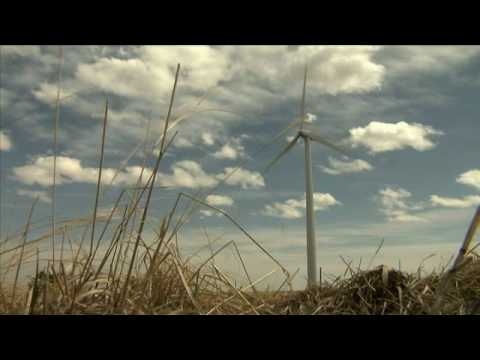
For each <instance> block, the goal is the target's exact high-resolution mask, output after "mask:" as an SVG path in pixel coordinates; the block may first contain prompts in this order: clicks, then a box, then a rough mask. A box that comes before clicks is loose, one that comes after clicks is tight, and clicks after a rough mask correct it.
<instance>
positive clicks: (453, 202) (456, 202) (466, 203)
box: [430, 195, 480, 209]
mask: <svg viewBox="0 0 480 360" xmlns="http://www.w3.org/2000/svg"><path fill="white" fill-rule="evenodd" d="M430 201H431V203H432V205H434V206H442V207H449V208H461V209H463V208H468V207H472V206H476V205H480V196H478V195H470V196H464V197H463V198H451V197H443V196H438V195H432V196H430Z"/></svg>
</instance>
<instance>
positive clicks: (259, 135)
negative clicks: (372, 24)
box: [0, 46, 480, 284]
mask: <svg viewBox="0 0 480 360" xmlns="http://www.w3.org/2000/svg"><path fill="white" fill-rule="evenodd" d="M58 52H59V49H58V46H2V47H1V84H0V87H1V110H2V112H1V122H2V123H1V133H0V134H1V135H0V136H1V137H0V154H1V156H2V169H1V177H2V181H3V182H2V204H1V205H2V212H1V217H2V218H1V230H2V231H1V237H2V238H4V237H5V236H6V234H7V233H9V232H12V231H14V230H18V229H20V228H21V226H22V225H23V224H24V222H25V218H26V215H27V212H28V209H29V207H30V206H31V203H32V201H33V198H35V197H36V196H39V198H40V201H39V204H38V207H37V209H36V213H35V216H34V218H35V219H36V220H37V221H38V222H39V223H41V222H42V221H43V222H44V223H45V224H48V217H49V216H50V207H51V203H50V202H51V190H50V184H51V175H49V174H50V173H51V154H52V150H53V130H52V129H53V124H54V116H55V107H54V104H55V97H56V91H57V81H56V79H57V72H58V62H59V57H58ZM63 54H64V56H63V66H62V70H61V97H62V98H65V99H64V100H62V103H61V108H60V109H61V111H60V128H59V155H60V156H61V157H60V158H59V159H58V169H59V170H58V178H57V183H58V184H59V186H58V188H57V195H56V198H57V202H58V204H57V214H58V215H57V216H59V217H61V218H68V217H76V216H82V215H84V216H85V215H87V214H88V213H89V212H90V210H91V208H92V206H93V200H94V195H95V182H96V170H95V169H96V167H97V165H98V155H97V154H98V149H99V144H100V136H101V122H102V116H103V112H104V106H105V98H106V97H107V96H108V98H109V102H110V109H109V114H110V116H109V125H108V130H107V143H106V158H105V163H104V168H105V169H107V170H106V172H105V177H106V178H108V177H109V176H110V178H111V175H112V174H113V171H114V169H116V168H117V167H118V166H119V164H120V163H121V162H122V160H124V159H125V158H126V157H127V156H128V155H129V154H130V153H131V152H132V150H133V149H134V148H135V147H136V146H137V145H138V144H140V143H141V142H142V141H143V138H144V136H145V128H146V124H147V123H148V122H149V121H150V124H151V132H150V143H153V142H155V141H156V140H158V138H159V136H160V132H161V129H162V117H163V116H165V114H166V111H167V103H168V100H169V94H170V91H171V88H172V85H173V78H174V72H175V67H176V64H177V63H181V65H182V72H181V74H180V79H179V84H178V93H177V98H176V101H175V107H174V115H181V114H184V113H189V111H190V112H191V111H192V110H193V111H194V113H193V115H191V116H190V117H188V118H187V119H185V120H183V121H182V122H180V123H179V125H178V127H177V130H178V136H177V138H176V140H175V143H174V145H173V147H172V148H171V150H170V151H169V153H168V156H167V158H166V159H165V161H164V162H162V166H161V169H160V173H161V174H160V177H159V180H158V183H159V184H160V185H164V186H168V187H169V188H168V189H161V188H158V189H156V192H155V194H154V202H153V205H154V207H153V208H154V211H153V212H152V213H151V215H152V221H155V220H158V218H159V216H161V215H162V214H165V212H166V211H167V210H168V209H169V208H170V206H171V205H172V204H173V202H174V200H175V197H176V195H177V193H178V192H179V191H186V192H189V193H195V192H196V191H199V190H202V191H205V192H207V191H208V192H212V195H213V196H211V197H210V198H207V200H208V201H210V202H211V203H212V204H215V205H218V206H219V207H221V208H223V209H225V210H226V211H228V212H229V213H231V214H232V215H233V216H234V218H235V219H236V220H238V221H239V222H240V223H241V224H243V225H244V226H245V227H246V228H247V229H248V230H249V231H250V232H251V233H252V235H254V236H255V238H256V239H257V240H258V241H259V242H260V243H262V245H264V246H265V247H266V248H267V249H268V250H269V251H271V253H272V254H273V255H274V256H275V257H277V258H278V259H279V260H280V262H282V263H283V264H284V265H285V266H286V267H287V268H288V269H289V270H291V271H292V272H293V271H295V269H297V268H300V274H299V277H298V284H302V282H303V281H304V277H305V268H306V266H305V265H306V264H305V260H306V259H305V219H304V212H305V211H304V200H303V196H304V195H303V193H304V166H303V146H302V143H301V142H299V143H298V144H297V146H296V147H295V148H294V149H293V150H292V151H291V152H290V153H289V154H288V155H286V156H285V157H284V158H282V160H281V161H280V162H279V163H278V164H276V166H275V167H273V168H272V169H271V170H270V171H269V172H267V173H264V172H263V170H264V168H265V166H266V165H267V164H268V162H269V161H270V160H271V159H272V158H273V157H274V156H275V155H276V154H277V153H278V152H279V151H280V150H281V149H282V148H283V147H284V146H285V145H286V144H287V137H288V136H292V135H294V134H295V132H294V130H291V131H290V132H288V133H286V134H285V135H284V136H282V137H280V138H279V140H278V141H277V142H275V143H274V144H272V145H271V146H270V147H268V149H267V150H266V151H264V152H262V153H260V154H258V155H257V154H256V153H257V152H258V150H259V149H260V148H261V147H262V146H264V145H265V144H268V143H269V142H271V140H272V138H273V137H274V136H275V134H277V133H278V132H279V131H281V130H282V129H284V128H285V127H286V126H287V125H288V124H289V123H290V122H291V121H292V120H293V119H294V118H295V117H296V116H298V112H299V102H300V95H301V87H302V72H303V68H304V65H305V63H308V65H309V77H308V84H307V99H306V109H307V112H308V113H309V114H310V115H309V117H310V119H312V123H311V125H310V126H311V127H313V128H315V129H316V131H318V132H320V133H322V134H325V136H329V137H330V138H331V139H336V140H335V141H337V142H341V145H342V146H343V147H344V148H346V149H349V151H351V152H352V154H353V156H352V157H351V158H343V157H342V156H341V155H339V154H338V153H335V152H333V151H331V150H330V149H328V148H325V147H323V146H322V145H320V144H312V158H313V164H314V191H315V192H316V193H317V194H316V208H317V211H316V212H315V215H316V227H317V228H316V231H317V241H318V256H319V265H321V266H322V268H323V269H324V270H323V271H324V273H327V274H339V273H342V272H343V270H344V268H345V266H344V264H343V262H342V260H341V259H340V258H339V255H342V256H343V257H344V258H346V259H349V260H352V261H353V263H354V264H358V263H359V262H360V261H362V262H363V263H368V259H369V258H370V257H371V256H372V255H373V253H374V252H375V249H376V247H377V246H378V244H379V242H380V241H381V239H382V238H384V239H385V242H384V246H383V248H382V251H381V252H380V254H379V256H378V257H377V258H376V260H375V263H386V264H389V265H391V266H395V267H396V266H402V267H404V268H407V269H410V270H411V269H416V268H417V266H418V265H419V264H420V262H421V261H422V259H423V258H425V257H427V256H428V255H430V254H435V256H434V257H432V258H431V259H429V260H428V266H431V267H433V266H438V265H439V264H441V263H443V262H445V261H446V260H448V257H449V256H450V255H452V254H453V253H454V252H455V251H456V249H457V248H458V246H459V244H460V242H461V240H462V239H463V236H464V234H465V232H466V230H467V227H468V224H469V221H470V219H471V217H472V216H473V213H474V210H475V207H476V206H477V205H479V204H480V163H479V160H478V153H477V151H478V140H477V138H478V136H479V135H478V134H479V133H480V132H479V130H480V124H479V121H478V119H477V118H478V115H479V114H480V103H479V102H478V92H479V90H480V47H478V46H224V47H213V46H174V47H171V46H146V47H143V46H122V47H119V46H115V47H103V46H64V47H63ZM71 94H74V96H70V97H69V95H71ZM199 102H200V104H199ZM340 135H341V137H339V136H340ZM142 161H143V160H142V157H141V156H140V155H137V156H135V157H133V158H132V159H131V160H130V161H129V163H128V167H127V168H126V169H125V170H124V171H122V172H121V174H120V176H119V177H118V178H117V180H116V182H115V183H114V185H113V187H112V188H111V191H110V192H109V193H108V194H107V196H106V197H105V198H104V199H103V200H102V204H101V205H102V206H105V207H107V206H108V205H110V204H111V203H112V201H113V199H114V198H115V194H118V193H119V191H120V190H121V189H122V188H123V187H125V186H133V184H134V183H135V182H136V179H137V175H138V166H141V164H142ZM152 166H153V160H152V159H150V162H149V167H150V168H151V167H152ZM237 166H240V170H239V171H238V172H237V173H236V174H235V175H234V176H232V177H231V178H230V179H229V180H228V181H227V182H226V183H225V184H220V185H219V183H220V182H221V181H222V179H223V177H224V176H225V174H227V173H228V172H229V171H230V170H231V169H232V168H236V167H237ZM217 185H218V188H217ZM205 210H207V209H202V211H198V212H197V213H196V214H195V216H194V217H193V218H192V221H191V222H190V223H189V224H188V225H187V226H186V227H185V229H184V231H183V232H182V236H181V239H180V243H181V246H182V247H183V248H184V249H185V252H186V253H192V252H195V251H196V250H197V249H199V248H201V247H202V246H203V247H204V246H205V244H206V240H205V235H204V231H203V230H202V229H203V227H204V228H205V229H207V232H208V233H210V234H211V236H212V238H213V237H215V236H220V235H223V236H222V239H221V241H219V242H218V245H216V246H221V244H223V243H225V242H227V241H229V240H234V241H235V242H236V243H237V244H238V246H239V248H240V249H241V250H242V251H244V252H245V257H246V259H247V262H248V263H250V266H251V269H252V271H253V272H255V273H257V274H258V275H259V276H260V275H261V274H262V273H265V272H267V271H269V270H271V269H272V268H273V267H274V264H273V263H271V262H270V260H269V259H268V258H265V257H264V256H263V257H262V254H259V252H258V251H257V250H255V248H254V247H252V245H251V244H250V243H249V241H248V239H246V238H244V237H242V236H241V234H240V233H238V231H236V230H235V228H233V227H232V226H231V225H230V224H229V223H228V221H226V220H225V219H224V218H221V217H217V216H215V215H214V214H212V213H211V212H208V211H205ZM45 219H46V220H45ZM222 256H224V258H223V260H219V261H223V263H222V262H221V263H222V264H223V265H224V266H225V268H226V269H227V270H229V271H231V272H233V273H235V272H236V271H237V270H235V269H237V268H235V266H233V265H232V264H233V262H234V261H232V259H233V257H232V256H233V255H228V252H226V253H225V255H222ZM399 262H400V265H399ZM271 281H274V280H271Z"/></svg>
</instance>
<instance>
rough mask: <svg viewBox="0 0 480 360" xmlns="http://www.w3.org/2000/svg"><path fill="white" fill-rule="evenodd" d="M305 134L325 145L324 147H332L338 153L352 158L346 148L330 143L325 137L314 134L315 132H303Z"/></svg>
mask: <svg viewBox="0 0 480 360" xmlns="http://www.w3.org/2000/svg"><path fill="white" fill-rule="evenodd" d="M305 135H306V136H308V137H309V138H310V139H312V140H313V141H315V142H318V143H320V144H322V145H325V146H326V147H328V148H330V149H332V150H335V151H337V152H339V153H341V154H342V155H345V156H347V157H349V158H352V157H353V156H352V154H350V153H349V152H348V151H347V150H345V149H342V148H341V147H339V146H337V145H334V144H332V143H331V142H330V141H328V140H327V139H325V138H324V137H322V136H319V135H316V134H312V133H305Z"/></svg>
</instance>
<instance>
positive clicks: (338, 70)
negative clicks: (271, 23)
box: [223, 46, 385, 95]
mask: <svg viewBox="0 0 480 360" xmlns="http://www.w3.org/2000/svg"><path fill="white" fill-rule="evenodd" d="M223 50H224V51H225V52H227V53H228V54H229V55H230V58H231V59H235V61H234V62H232V72H234V73H236V74H244V75H246V74H248V73H250V74H251V75H253V76H255V80H256V81H257V82H258V83H263V84H265V87H267V88H272V89H276V90H278V89H282V91H288V92H289V93H290V94H292V95H293V94H295V95H298V93H299V91H300V88H295V89H294V87H292V86H289V85H291V82H292V80H293V78H295V79H296V80H297V81H298V82H299V81H300V79H301V77H302V73H303V70H304V66H305V63H306V62H308V66H309V67H308V71H309V72H308V86H309V90H310V91H314V92H320V93H327V94H332V95H335V94H338V93H361V92H366V91H371V90H375V89H378V88H379V87H380V86H381V83H382V80H383V77H384V73H385V68H384V67H383V65H380V64H378V63H375V62H374V60H373V55H374V54H375V53H376V52H377V51H378V50H379V48H378V47H375V46H298V47H296V48H289V47H287V46H242V47H239V46H230V47H225V48H223Z"/></svg>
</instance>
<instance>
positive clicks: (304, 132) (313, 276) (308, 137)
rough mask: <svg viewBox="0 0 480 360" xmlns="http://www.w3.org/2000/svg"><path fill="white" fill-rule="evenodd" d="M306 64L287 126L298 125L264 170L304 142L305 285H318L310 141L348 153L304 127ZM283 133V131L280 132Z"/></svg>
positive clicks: (305, 115) (288, 127)
mask: <svg viewBox="0 0 480 360" xmlns="http://www.w3.org/2000/svg"><path fill="white" fill-rule="evenodd" d="M307 70H308V69H307V66H305V73H304V78H303V90H302V99H301V105H300V118H299V119H297V120H294V121H293V122H291V123H290V124H289V125H288V126H287V128H286V129H285V130H287V129H290V128H292V127H295V126H298V125H299V127H298V130H297V134H296V136H295V137H294V138H293V139H292V140H291V141H290V142H289V143H288V144H287V146H286V147H285V148H284V149H283V150H282V151H281V152H280V153H279V154H278V155H277V156H276V157H275V159H273V160H272V162H271V163H270V164H269V165H268V166H267V168H266V171H268V170H269V169H270V168H271V167H272V166H273V165H274V164H275V163H277V162H278V161H279V160H280V158H282V157H283V156H284V155H285V154H286V153H288V152H289V151H290V150H291V149H292V148H293V147H294V146H295V144H296V143H297V141H298V139H300V138H302V139H303V142H304V144H305V199H306V226H307V274H308V282H307V287H313V286H316V285H318V280H317V272H318V270H319V268H317V257H316V256H317V253H316V240H315V212H314V210H315V209H314V202H313V175H312V158H311V153H310V142H311V141H314V142H318V143H320V144H322V145H324V146H327V147H329V148H330V149H332V150H334V151H336V152H339V153H341V154H342V155H345V156H348V157H349V154H348V153H347V152H346V151H345V150H343V149H341V148H340V147H338V146H336V145H334V144H332V143H331V142H330V141H328V140H327V139H325V138H324V137H323V136H320V135H318V134H315V133H314V132H313V131H312V130H308V129H306V128H305V119H306V117H307V114H306V113H305V96H306V87H307ZM282 134H283V132H282Z"/></svg>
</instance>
